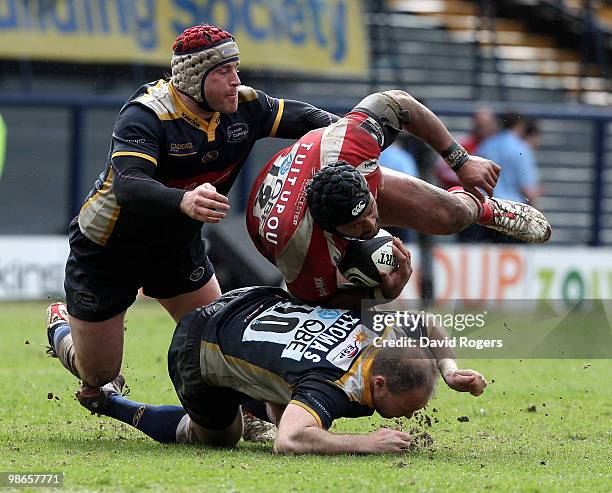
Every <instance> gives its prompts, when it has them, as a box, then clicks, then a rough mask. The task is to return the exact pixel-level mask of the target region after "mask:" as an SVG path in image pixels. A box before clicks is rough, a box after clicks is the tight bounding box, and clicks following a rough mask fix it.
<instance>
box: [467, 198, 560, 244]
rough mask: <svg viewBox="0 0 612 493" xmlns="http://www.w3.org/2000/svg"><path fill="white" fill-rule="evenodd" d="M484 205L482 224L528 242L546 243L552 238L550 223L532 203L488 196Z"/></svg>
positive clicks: (480, 221)
mask: <svg viewBox="0 0 612 493" xmlns="http://www.w3.org/2000/svg"><path fill="white" fill-rule="evenodd" d="M487 205H488V206H489V207H487ZM484 207H485V211H484V212H483V214H482V218H481V220H479V221H478V224H480V225H481V226H486V227H487V228H491V229H494V230H495V231H499V232H500V233H503V234H505V235H507V236H510V237H512V238H515V239H517V240H520V241H524V242H526V243H544V242H546V241H548V240H549V238H550V235H551V233H552V228H551V227H550V223H549V222H548V220H547V219H546V217H545V216H544V214H542V213H541V212H540V211H539V210H537V209H536V208H535V207H532V206H531V205H528V204H521V203H520V202H514V201H512V200H504V199H498V198H495V197H487V200H486V203H485V205H484ZM486 209H490V211H488V210H486Z"/></svg>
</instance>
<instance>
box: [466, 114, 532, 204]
mask: <svg viewBox="0 0 612 493" xmlns="http://www.w3.org/2000/svg"><path fill="white" fill-rule="evenodd" d="M502 122H503V130H502V131H501V132H500V133H498V134H497V135H494V136H493V137H489V138H488V139H486V140H485V141H484V142H483V143H482V144H481V145H480V147H479V149H478V153H479V154H480V155H481V156H482V157H486V158H488V159H492V160H493V161H495V162H496V163H498V164H499V165H500V166H501V167H502V172H501V175H500V176H499V181H498V182H497V186H496V187H495V190H494V192H493V195H494V196H495V197H499V198H501V199H507V200H514V201H516V202H523V203H529V204H531V205H534V206H535V205H536V202H537V198H538V196H539V195H540V185H539V180H538V173H537V166H536V161H535V156H534V154H533V150H532V148H531V147H530V145H529V144H528V143H527V142H526V141H525V140H524V139H525V135H526V131H527V128H528V123H530V120H527V119H525V118H523V117H522V116H521V115H519V114H518V113H514V112H510V113H507V114H506V115H504V117H503V120H502ZM531 122H532V127H534V128H535V130H533V129H532V131H531V137H530V138H531V139H532V140H533V139H534V138H536V140H537V125H534V123H535V122H533V121H531Z"/></svg>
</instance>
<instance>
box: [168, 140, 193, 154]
mask: <svg viewBox="0 0 612 493" xmlns="http://www.w3.org/2000/svg"><path fill="white" fill-rule="evenodd" d="M181 151H193V142H171V143H170V152H181Z"/></svg>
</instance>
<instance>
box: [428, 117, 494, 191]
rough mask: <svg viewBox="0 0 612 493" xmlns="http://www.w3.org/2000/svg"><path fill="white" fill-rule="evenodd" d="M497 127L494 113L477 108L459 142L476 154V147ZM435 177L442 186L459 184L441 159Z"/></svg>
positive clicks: (437, 164)
mask: <svg viewBox="0 0 612 493" xmlns="http://www.w3.org/2000/svg"><path fill="white" fill-rule="evenodd" d="M498 129H499V126H498V124H497V118H496V117H495V113H493V111H492V110H491V109H490V108H487V107H484V106H483V107H482V108H478V109H477V110H476V112H475V113H474V114H473V115H472V132H471V133H470V134H469V135H467V136H465V137H464V138H463V139H460V140H459V143H460V144H461V145H462V146H463V147H465V150H466V151H468V152H469V153H470V154H477V155H478V152H477V149H478V146H479V145H480V143H481V142H482V141H483V140H485V139H486V138H487V137H490V136H491V135H493V134H495V133H496V132H497V131H498ZM435 173H436V178H437V179H438V181H439V182H440V186H442V187H443V188H447V189H448V188H451V187H454V186H457V185H459V184H460V183H459V178H457V175H456V174H455V172H454V171H453V170H452V169H450V168H449V167H448V165H447V164H446V163H445V162H444V161H443V160H441V159H440V160H438V161H437V162H436V171H435Z"/></svg>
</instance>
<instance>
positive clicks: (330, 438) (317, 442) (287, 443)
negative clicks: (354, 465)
mask: <svg viewBox="0 0 612 493" xmlns="http://www.w3.org/2000/svg"><path fill="white" fill-rule="evenodd" d="M367 443H368V441H367V440H366V435H338V434H335V433H330V432H329V431H326V430H324V429H322V428H318V427H316V426H309V427H306V428H303V429H302V430H300V431H299V433H296V434H295V435H293V436H285V437H283V436H280V433H279V436H278V437H277V439H276V442H275V443H274V451H275V452H277V453H281V454H288V453H290V454H351V453H352V454H355V453H356V454H360V453H361V454H367V453H370V452H371V450H369V448H368V446H367Z"/></svg>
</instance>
